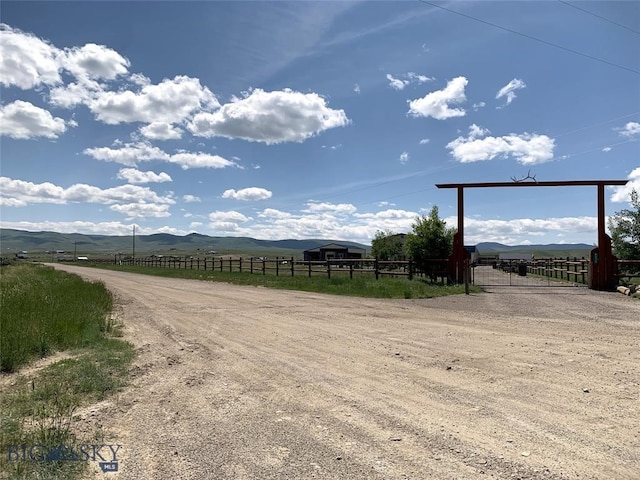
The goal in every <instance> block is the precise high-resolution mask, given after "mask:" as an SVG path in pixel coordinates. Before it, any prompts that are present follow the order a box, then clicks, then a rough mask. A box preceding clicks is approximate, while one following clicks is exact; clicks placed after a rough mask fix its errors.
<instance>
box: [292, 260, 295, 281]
mask: <svg viewBox="0 0 640 480" xmlns="http://www.w3.org/2000/svg"><path fill="white" fill-rule="evenodd" d="M293 266H294V263H293V257H291V276H292V277H293V275H294V270H295V269H294V268H293Z"/></svg>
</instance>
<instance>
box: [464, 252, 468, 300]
mask: <svg viewBox="0 0 640 480" xmlns="http://www.w3.org/2000/svg"><path fill="white" fill-rule="evenodd" d="M464 293H465V295H469V261H468V260H466V259H465V260H464Z"/></svg>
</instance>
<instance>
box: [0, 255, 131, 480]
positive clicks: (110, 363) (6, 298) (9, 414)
mask: <svg viewBox="0 0 640 480" xmlns="http://www.w3.org/2000/svg"><path fill="white" fill-rule="evenodd" d="M1 275H2V276H1V277H0V286H1V287H2V288H1V292H0V299H1V308H2V317H1V321H0V334H1V335H2V338H1V341H2V344H1V345H2V351H1V354H2V367H3V370H4V371H5V372H14V371H15V370H16V369H18V368H19V367H21V366H24V365H25V364H27V363H28V362H29V361H30V360H32V359H34V358H37V357H42V356H45V355H47V354H49V353H53V352H56V351H65V352H66V353H67V356H68V358H65V359H63V360H60V361H58V362H56V363H52V364H50V365H49V366H47V367H45V368H43V369H41V370H40V371H37V372H35V373H32V374H18V373H13V374H12V376H13V378H11V377H9V380H10V382H8V383H7V384H6V385H5V386H3V387H2V388H1V389H0V393H1V395H0V412H2V415H1V416H0V449H1V451H2V455H1V456H0V478H2V479H5V478H7V479H27V478H28V479H32V478H33V479H61V480H62V479H73V478H79V476H81V475H83V473H84V472H86V470H87V465H88V462H86V461H79V462H73V461H60V460H56V461H39V462H34V461H16V458H15V457H16V454H15V452H16V450H15V449H16V448H20V447H16V446H21V445H26V446H35V445H42V446H43V449H44V450H48V449H52V448H55V447H59V446H64V447H65V448H77V447H78V446H79V445H81V444H91V443H109V442H106V440H108V439H106V438H104V434H103V433H101V432H100V431H94V432H90V433H79V432H78V429H77V428H76V425H77V421H78V418H77V416H76V413H77V410H78V408H79V407H81V406H83V405H87V404H91V403H93V402H96V401H100V400H102V399H104V398H107V397H108V396H109V395H111V394H113V393H115V392H117V391H119V390H120V389H121V388H122V387H123V386H124V385H125V384H126V379H127V375H128V369H129V365H130V363H131V361H132V360H133V357H134V350H133V347H132V346H131V345H130V344H129V343H127V342H124V341H122V340H119V339H118V338H114V336H117V335H118V334H119V325H117V324H114V322H113V320H110V318H109V313H110V310H111V307H112V298H111V295H110V293H109V292H108V291H107V290H106V289H105V288H104V285H102V284H101V283H86V282H83V281H82V280H81V279H80V277H78V276H76V275H71V274H67V273H64V272H59V271H55V270H53V269H52V268H48V267H43V266H38V265H28V264H22V265H17V266H13V267H5V268H3V269H2V270H1ZM5 375H8V374H6V373H5ZM5 378H7V377H5ZM10 452H14V453H13V454H11V453H10ZM12 455H13V457H12ZM12 458H13V460H12V461H9V460H11V459H12Z"/></svg>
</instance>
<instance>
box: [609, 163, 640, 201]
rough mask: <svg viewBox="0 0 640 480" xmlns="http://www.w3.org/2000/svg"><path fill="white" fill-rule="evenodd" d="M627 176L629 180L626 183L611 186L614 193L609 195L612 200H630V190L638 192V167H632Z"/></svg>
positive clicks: (639, 181) (639, 177)
mask: <svg viewBox="0 0 640 480" xmlns="http://www.w3.org/2000/svg"><path fill="white" fill-rule="evenodd" d="M627 178H628V179H629V181H628V182H627V184H626V185H623V186H615V187H613V190H614V193H613V195H611V201H612V202H621V203H622V202H629V201H630V200H631V191H632V190H635V191H636V192H638V194H640V167H637V168H635V169H633V170H632V171H631V173H630V174H629V176H628V177H627Z"/></svg>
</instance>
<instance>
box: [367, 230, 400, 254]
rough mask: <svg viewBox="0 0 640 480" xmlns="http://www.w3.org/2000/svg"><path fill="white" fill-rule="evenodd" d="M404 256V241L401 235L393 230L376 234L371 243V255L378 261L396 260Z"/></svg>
mask: <svg viewBox="0 0 640 480" xmlns="http://www.w3.org/2000/svg"><path fill="white" fill-rule="evenodd" d="M404 254H405V252H404V241H403V239H402V236H401V235H398V234H396V233H394V232H392V231H391V230H385V231H382V230H378V231H377V232H376V236H375V237H374V239H373V240H372V242H371V255H373V256H374V257H375V258H377V259H378V260H395V259H397V258H399V257H402V256H404Z"/></svg>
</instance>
